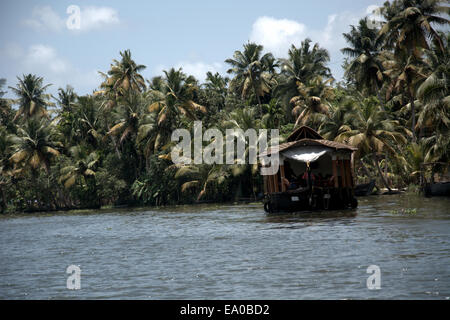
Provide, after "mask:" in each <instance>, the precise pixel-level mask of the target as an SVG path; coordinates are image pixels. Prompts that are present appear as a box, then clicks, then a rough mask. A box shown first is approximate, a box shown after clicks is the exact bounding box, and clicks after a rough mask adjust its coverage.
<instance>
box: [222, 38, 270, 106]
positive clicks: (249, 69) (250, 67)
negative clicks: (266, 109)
mask: <svg viewBox="0 0 450 320" xmlns="http://www.w3.org/2000/svg"><path fill="white" fill-rule="evenodd" d="M262 51H263V46H261V45H257V44H256V43H252V42H248V43H246V44H244V51H242V52H241V51H239V50H237V51H235V52H234V55H233V59H226V60H225V63H227V64H229V65H230V66H231V68H230V69H228V71H227V72H228V73H230V74H231V73H233V74H234V75H235V76H234V78H233V79H232V80H231V83H230V87H231V89H232V90H233V91H235V92H237V93H238V94H239V95H240V96H241V97H242V98H243V99H246V98H248V97H249V95H250V92H251V91H253V94H254V95H255V97H256V100H257V101H258V105H259V109H260V110H262V109H261V108H262V107H261V97H262V96H264V95H265V94H266V93H268V92H269V91H270V89H271V86H272V85H271V80H273V78H272V75H273V71H274V69H275V67H276V66H277V64H276V63H275V59H274V57H273V55H272V54H271V53H266V54H264V55H262ZM261 112H262V111H261Z"/></svg>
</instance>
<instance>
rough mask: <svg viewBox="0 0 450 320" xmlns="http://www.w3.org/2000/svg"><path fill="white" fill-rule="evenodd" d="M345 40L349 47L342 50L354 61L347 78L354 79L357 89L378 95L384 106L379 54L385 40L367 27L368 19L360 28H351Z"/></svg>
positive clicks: (376, 30) (374, 29)
mask: <svg viewBox="0 0 450 320" xmlns="http://www.w3.org/2000/svg"><path fill="white" fill-rule="evenodd" d="M350 28H351V30H350V32H349V33H344V34H343V36H344V39H345V40H346V41H347V43H348V44H349V47H346V48H343V49H341V51H342V53H343V54H345V55H348V56H349V57H350V58H351V59H352V60H350V61H349V62H348V66H347V69H346V70H345V76H346V77H350V78H354V80H355V81H354V83H355V84H356V87H357V89H359V90H366V91H367V93H368V94H369V95H371V94H376V95H377V97H378V99H379V100H380V103H381V104H382V106H383V100H382V99H381V95H380V89H381V86H382V84H383V73H382V72H383V66H382V63H381V61H380V59H379V56H378V55H379V53H380V52H381V50H382V47H383V38H382V37H378V29H376V28H373V27H369V26H368V25H367V18H364V19H361V20H360V21H359V24H358V26H356V27H355V26H350Z"/></svg>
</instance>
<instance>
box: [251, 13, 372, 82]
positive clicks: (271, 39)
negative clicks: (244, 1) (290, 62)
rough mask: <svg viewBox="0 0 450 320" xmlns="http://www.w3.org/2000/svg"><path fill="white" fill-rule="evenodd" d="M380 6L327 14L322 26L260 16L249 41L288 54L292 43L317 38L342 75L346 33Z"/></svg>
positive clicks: (333, 65)
mask: <svg viewBox="0 0 450 320" xmlns="http://www.w3.org/2000/svg"><path fill="white" fill-rule="evenodd" d="M376 7H377V6H376V5H371V6H369V7H368V8H367V9H365V10H363V11H362V12H341V13H335V14H332V15H329V16H328V20H327V24H326V25H325V26H324V27H323V28H320V29H312V28H308V27H307V26H306V25H305V24H304V23H302V22H301V21H295V20H288V19H276V18H273V17H267V16H263V17H259V18H258V19H256V21H255V22H254V23H253V26H252V30H251V32H250V41H253V42H256V43H258V44H261V45H263V46H264V49H265V51H270V52H272V53H273V54H274V55H275V56H276V57H286V56H287V53H288V50H289V48H290V47H291V45H292V44H294V45H295V46H297V47H298V46H300V44H301V42H302V41H303V40H305V38H310V39H311V40H312V41H313V42H314V43H315V42H318V43H319V45H320V46H321V47H322V48H326V49H327V50H328V51H329V53H330V60H331V61H330V68H331V69H332V71H333V75H334V76H335V77H336V78H338V79H339V78H340V77H341V76H342V73H343V72H342V70H341V69H342V68H341V63H342V61H343V55H342V53H341V52H340V49H341V48H343V47H345V46H346V45H347V44H346V42H345V39H344V37H343V36H342V34H343V33H346V32H349V30H350V28H349V26H350V25H356V24H358V21H359V19H361V18H363V17H364V16H366V15H367V14H369V13H371V12H372V11H373V10H374V9H375V8H376Z"/></svg>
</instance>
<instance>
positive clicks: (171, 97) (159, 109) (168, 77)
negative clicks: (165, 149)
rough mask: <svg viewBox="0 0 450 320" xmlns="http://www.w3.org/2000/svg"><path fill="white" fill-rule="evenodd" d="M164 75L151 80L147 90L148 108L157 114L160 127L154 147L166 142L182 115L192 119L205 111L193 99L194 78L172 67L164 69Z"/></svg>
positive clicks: (195, 86)
mask: <svg viewBox="0 0 450 320" xmlns="http://www.w3.org/2000/svg"><path fill="white" fill-rule="evenodd" d="M164 75H165V77H164V78H159V77H158V78H156V79H154V80H152V85H151V87H150V90H149V92H148V96H149V99H150V100H151V101H153V102H152V103H151V104H150V106H149V107H148V110H149V111H150V112H154V113H156V114H157V121H158V127H159V129H160V130H159V134H158V136H157V138H156V141H155V148H156V149H158V148H159V147H160V146H162V145H164V144H165V143H166V142H167V140H168V138H169V136H170V134H171V133H172V131H173V129H175V127H176V125H177V123H179V121H180V120H181V118H182V117H186V118H187V119H190V120H194V119H197V115H196V113H197V112H200V113H206V108H205V107H204V106H202V105H200V104H198V103H196V102H195V101H194V99H195V95H196V91H197V90H198V85H197V81H196V80H195V78H193V77H188V76H186V75H185V74H184V73H183V72H182V70H181V69H179V70H175V69H174V68H171V69H170V70H169V71H164Z"/></svg>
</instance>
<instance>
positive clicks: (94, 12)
mask: <svg viewBox="0 0 450 320" xmlns="http://www.w3.org/2000/svg"><path fill="white" fill-rule="evenodd" d="M119 22H120V20H119V13H118V12H117V10H116V9H113V8H109V7H86V8H83V9H82V10H81V30H91V29H100V28H102V27H105V26H108V25H115V24H118V23H119Z"/></svg>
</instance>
